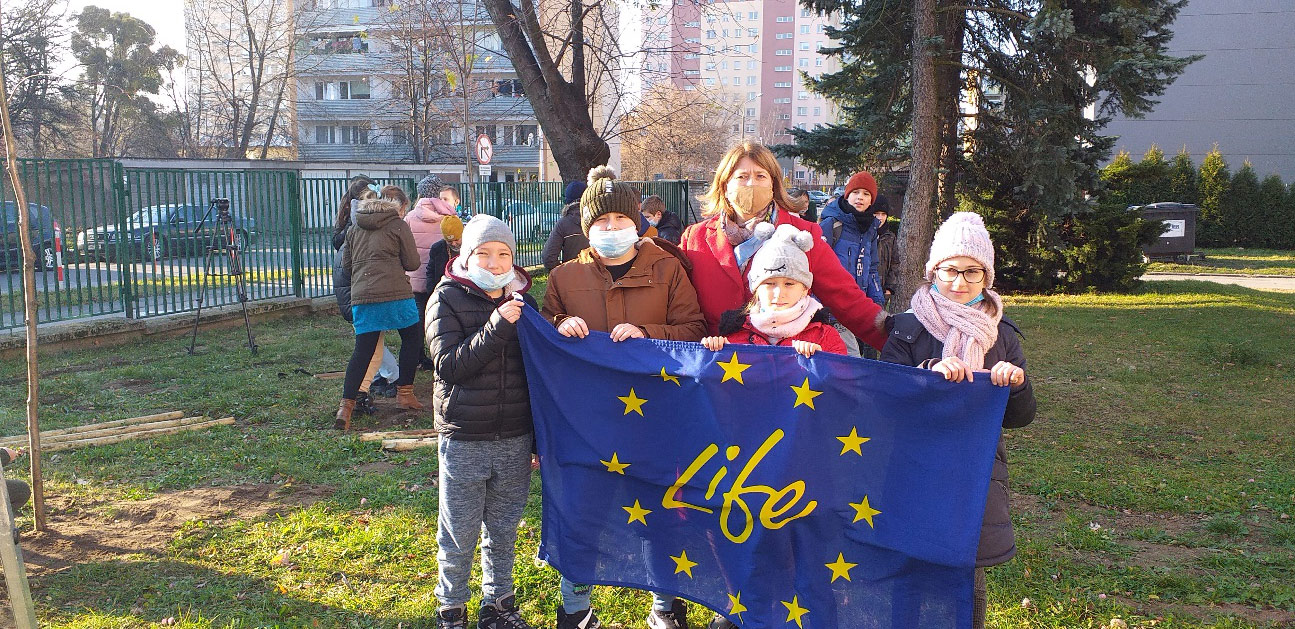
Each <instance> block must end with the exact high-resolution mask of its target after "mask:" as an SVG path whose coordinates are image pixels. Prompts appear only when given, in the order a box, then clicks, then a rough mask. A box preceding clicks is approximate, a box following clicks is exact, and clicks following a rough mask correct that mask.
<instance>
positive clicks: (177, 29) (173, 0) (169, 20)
mask: <svg viewBox="0 0 1295 629" xmlns="http://www.w3.org/2000/svg"><path fill="white" fill-rule="evenodd" d="M87 5H94V6H97V7H103V8H105V9H108V10H110V11H114V12H125V13H129V14H131V15H133V16H135V17H137V18H139V19H141V20H144V21H145V22H148V24H149V26H152V27H153V30H155V31H157V44H156V45H163V44H165V45H167V46H170V47H172V48H174V49H176V50H178V51H180V53H181V54H183V53H184V52H185V43H184V2H181V1H180V0H160V1H159V0H151V1H141V0H69V2H68V19H69V20H71V19H72V17H73V16H74V15H76V14H77V13H80V12H81V10H82V9H84V8H85V7H86V6H87ZM70 56H71V55H70V54H69V57H70ZM74 64H75V62H74V61H73V60H72V59H65V60H64V65H65V67H66V68H71V67H72V66H73V65H74ZM72 74H73V75H77V74H80V73H79V72H72ZM177 82H179V83H180V84H181V85H180V87H181V89H183V87H184V86H183V84H184V76H183V74H181V75H180V76H178V77H177Z"/></svg>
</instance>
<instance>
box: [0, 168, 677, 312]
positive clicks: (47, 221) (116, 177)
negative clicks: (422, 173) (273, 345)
mask: <svg viewBox="0 0 1295 629" xmlns="http://www.w3.org/2000/svg"><path fill="white" fill-rule="evenodd" d="M19 171H20V175H21V177H22V180H23V184H24V190H25V191H26V194H27V200H28V208H29V209H28V212H29V217H30V218H31V224H32V229H31V232H32V242H33V247H34V249H35V253H36V257H37V275H36V290H37V302H38V307H39V315H38V321H40V322H53V321H63V320H68V319H76V318H83V317H92V316H100V315H117V316H126V317H129V318H146V317H154V316H159V315H166V314H174V313H180V312H188V311H192V310H193V309H195V308H196V307H197V303H198V298H199V296H202V297H203V300H204V301H203V307H204V308H206V307H212V306H221V305H227V304H236V303H237V302H238V293H237V283H236V281H235V278H233V277H231V276H229V275H227V273H228V272H229V269H228V268H227V265H226V259H225V258H224V256H221V255H218V253H219V252H221V251H224V248H225V245H226V243H227V242H229V241H230V240H231V239H232V240H233V241H234V242H235V243H236V244H237V245H238V247H239V250H240V251H241V257H242V266H243V270H244V273H243V276H244V277H243V279H244V280H245V283H246V288H247V296H248V299H249V300H252V301H259V300H266V299H275V298H281V297H323V296H327V295H331V294H333V266H334V262H335V255H336V254H335V251H334V250H333V246H332V235H333V228H334V225H335V223H336V219H337V213H338V201H339V200H340V199H341V197H342V195H343V194H344V193H345V192H346V188H347V186H348V185H349V181H348V180H347V179H345V178H340V177H338V178H302V177H301V176H300V175H299V174H298V173H297V172H296V171H293V170H260V169H257V170H187V169H168V168H125V167H123V166H122V165H121V164H120V163H118V162H115V161H113V160H77V159H71V160H60V159H45V160H31V159H29V160H21V161H20V163H19ZM375 181H376V182H377V183H378V184H380V185H387V184H392V185H398V186H400V187H401V188H403V189H404V190H405V191H406V194H408V195H409V196H410V198H411V199H412V198H413V196H414V194H413V193H414V181H413V180H412V179H405V178H400V179H376V180H375ZM630 183H631V184H632V185H634V186H635V187H636V188H637V189H638V190H639V191H640V192H641V193H642V194H643V195H649V194H656V195H658V196H660V197H661V198H662V199H663V200H665V202H666V206H667V207H668V208H669V209H670V210H671V211H674V212H675V213H677V214H678V215H679V216H680V217H681V218H683V220H684V221H685V223H688V222H692V221H694V220H696V212H695V210H694V208H693V205H692V203H691V200H690V196H689V193H688V182H686V181H653V182H630ZM451 185H453V186H454V187H455V188H456V189H457V190H458V191H459V193H460V195H461V197H462V198H463V206H464V207H463V214H464V215H465V216H468V215H471V214H474V213H487V214H491V215H493V216H497V217H499V218H501V219H503V220H505V221H506V222H508V223H509V225H510V226H511V227H512V229H513V231H514V233H515V234H516V235H517V241H518V253H517V262H518V263H519V264H522V265H524V266H530V265H538V264H540V250H541V248H542V247H543V244H544V241H545V240H546V239H547V238H548V235H549V232H550V231H551V230H552V229H553V225H554V224H555V223H556V222H557V220H558V218H560V216H561V212H562V207H563V204H562V190H563V186H562V184H560V183H551V182H490V183H480V184H471V185H472V186H473V195H474V199H475V205H474V206H473V207H469V206H468V195H467V190H466V186H467V185H468V184H451ZM217 198H225V199H229V202H230V203H229V207H230V221H229V222H227V223H222V222H221V221H219V220H218V212H217V211H215V210H214V209H213V205H212V200H213V199H217ZM12 199H13V195H12V191H11V190H9V189H8V188H7V187H0V209H3V214H4V222H3V223H0V243H3V247H2V248H0V274H2V275H0V329H7V328H18V327H22V326H23V286H22V280H21V273H20V268H21V260H22V255H21V248H20V246H19V245H18V230H17V220H16V219H17V211H18V209H17V203H16V202H14V201H13V200H12ZM213 251H215V252H216V253H213ZM204 280H205V283H204ZM204 287H205V288H204Z"/></svg>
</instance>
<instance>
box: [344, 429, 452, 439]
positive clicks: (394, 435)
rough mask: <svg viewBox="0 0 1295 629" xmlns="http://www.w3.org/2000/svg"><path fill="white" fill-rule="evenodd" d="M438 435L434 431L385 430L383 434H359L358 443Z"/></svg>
mask: <svg viewBox="0 0 1295 629" xmlns="http://www.w3.org/2000/svg"><path fill="white" fill-rule="evenodd" d="M439 434H440V433H438V432H436V431H435V430H430V429H428V430H387V431H383V432H365V433H360V441H385V440H387V439H417V438H420V437H435V436H437V435H439Z"/></svg>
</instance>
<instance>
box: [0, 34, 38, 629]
mask: <svg viewBox="0 0 1295 629" xmlns="http://www.w3.org/2000/svg"><path fill="white" fill-rule="evenodd" d="M2 32H3V29H2V28H0V33H2ZM0 129H3V131H4V145H5V165H6V167H8V169H9V178H10V180H12V182H13V192H14V201H16V202H17V207H18V212H17V214H18V242H19V248H21V249H22V290H23V322H24V323H25V324H26V325H27V434H28V435H29V438H28V442H27V445H28V453H29V454H30V455H31V456H30V457H28V458H29V459H30V460H31V505H32V510H33V514H34V515H35V517H34V518H33V521H34V522H35V525H36V530H37V531H44V530H45V483H44V481H43V480H42V477H41V473H40V454H41V452H40V421H39V420H38V419H37V415H36V401H37V399H38V398H37V386H36V385H37V375H38V374H39V373H40V372H39V371H37V369H36V271H35V268H36V267H35V262H36V252H35V251H33V250H32V248H31V231H30V230H31V217H29V216H28V215H27V194H26V193H25V192H23V187H22V178H21V177H19V176H18V147H17V145H16V144H15V143H14V139H13V124H12V123H11V122H10V120H9V92H8V90H7V89H6V88H5V78H4V72H3V68H0ZM19 622H21V621H19Z"/></svg>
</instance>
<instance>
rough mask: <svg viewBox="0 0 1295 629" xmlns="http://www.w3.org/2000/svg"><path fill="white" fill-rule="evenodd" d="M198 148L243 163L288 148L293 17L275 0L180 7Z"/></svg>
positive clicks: (200, 0) (214, 0)
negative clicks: (212, 148)
mask: <svg viewBox="0 0 1295 629" xmlns="http://www.w3.org/2000/svg"><path fill="white" fill-rule="evenodd" d="M185 15H186V17H187V21H188V25H187V26H188V31H189V37H190V38H191V41H193V44H191V46H190V55H191V56H192V57H193V58H192V59H190V60H189V64H190V69H191V71H192V75H196V77H195V78H198V80H196V81H191V83H192V84H193V85H191V89H190V95H189V97H190V99H192V103H193V105H192V106H191V107H192V109H193V110H194V111H196V112H197V115H196V116H195V117H194V122H193V124H194V127H195V133H194V135H195V137H196V138H197V143H198V144H216V145H218V146H221V147H223V152H224V154H225V156H227V157H246V156H247V153H248V151H249V149H251V148H252V147H253V146H254V145H257V144H259V145H260V146H259V148H260V157H261V158H262V159H264V158H265V157H267V156H268V154H269V150H270V147H271V146H273V145H275V144H276V143H278V144H286V143H288V142H290V141H291V140H290V139H289V138H291V136H292V135H293V134H292V129H291V124H287V122H289V121H285V118H286V115H285V112H286V110H287V107H286V106H285V105H286V103H287V101H288V99H289V98H290V88H291V87H292V84H293V77H294V65H293V63H294V49H295V44H296V40H297V33H298V26H299V24H298V23H297V17H298V16H297V15H294V14H293V11H292V4H291V3H285V2H279V1H278V0H185Z"/></svg>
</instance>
